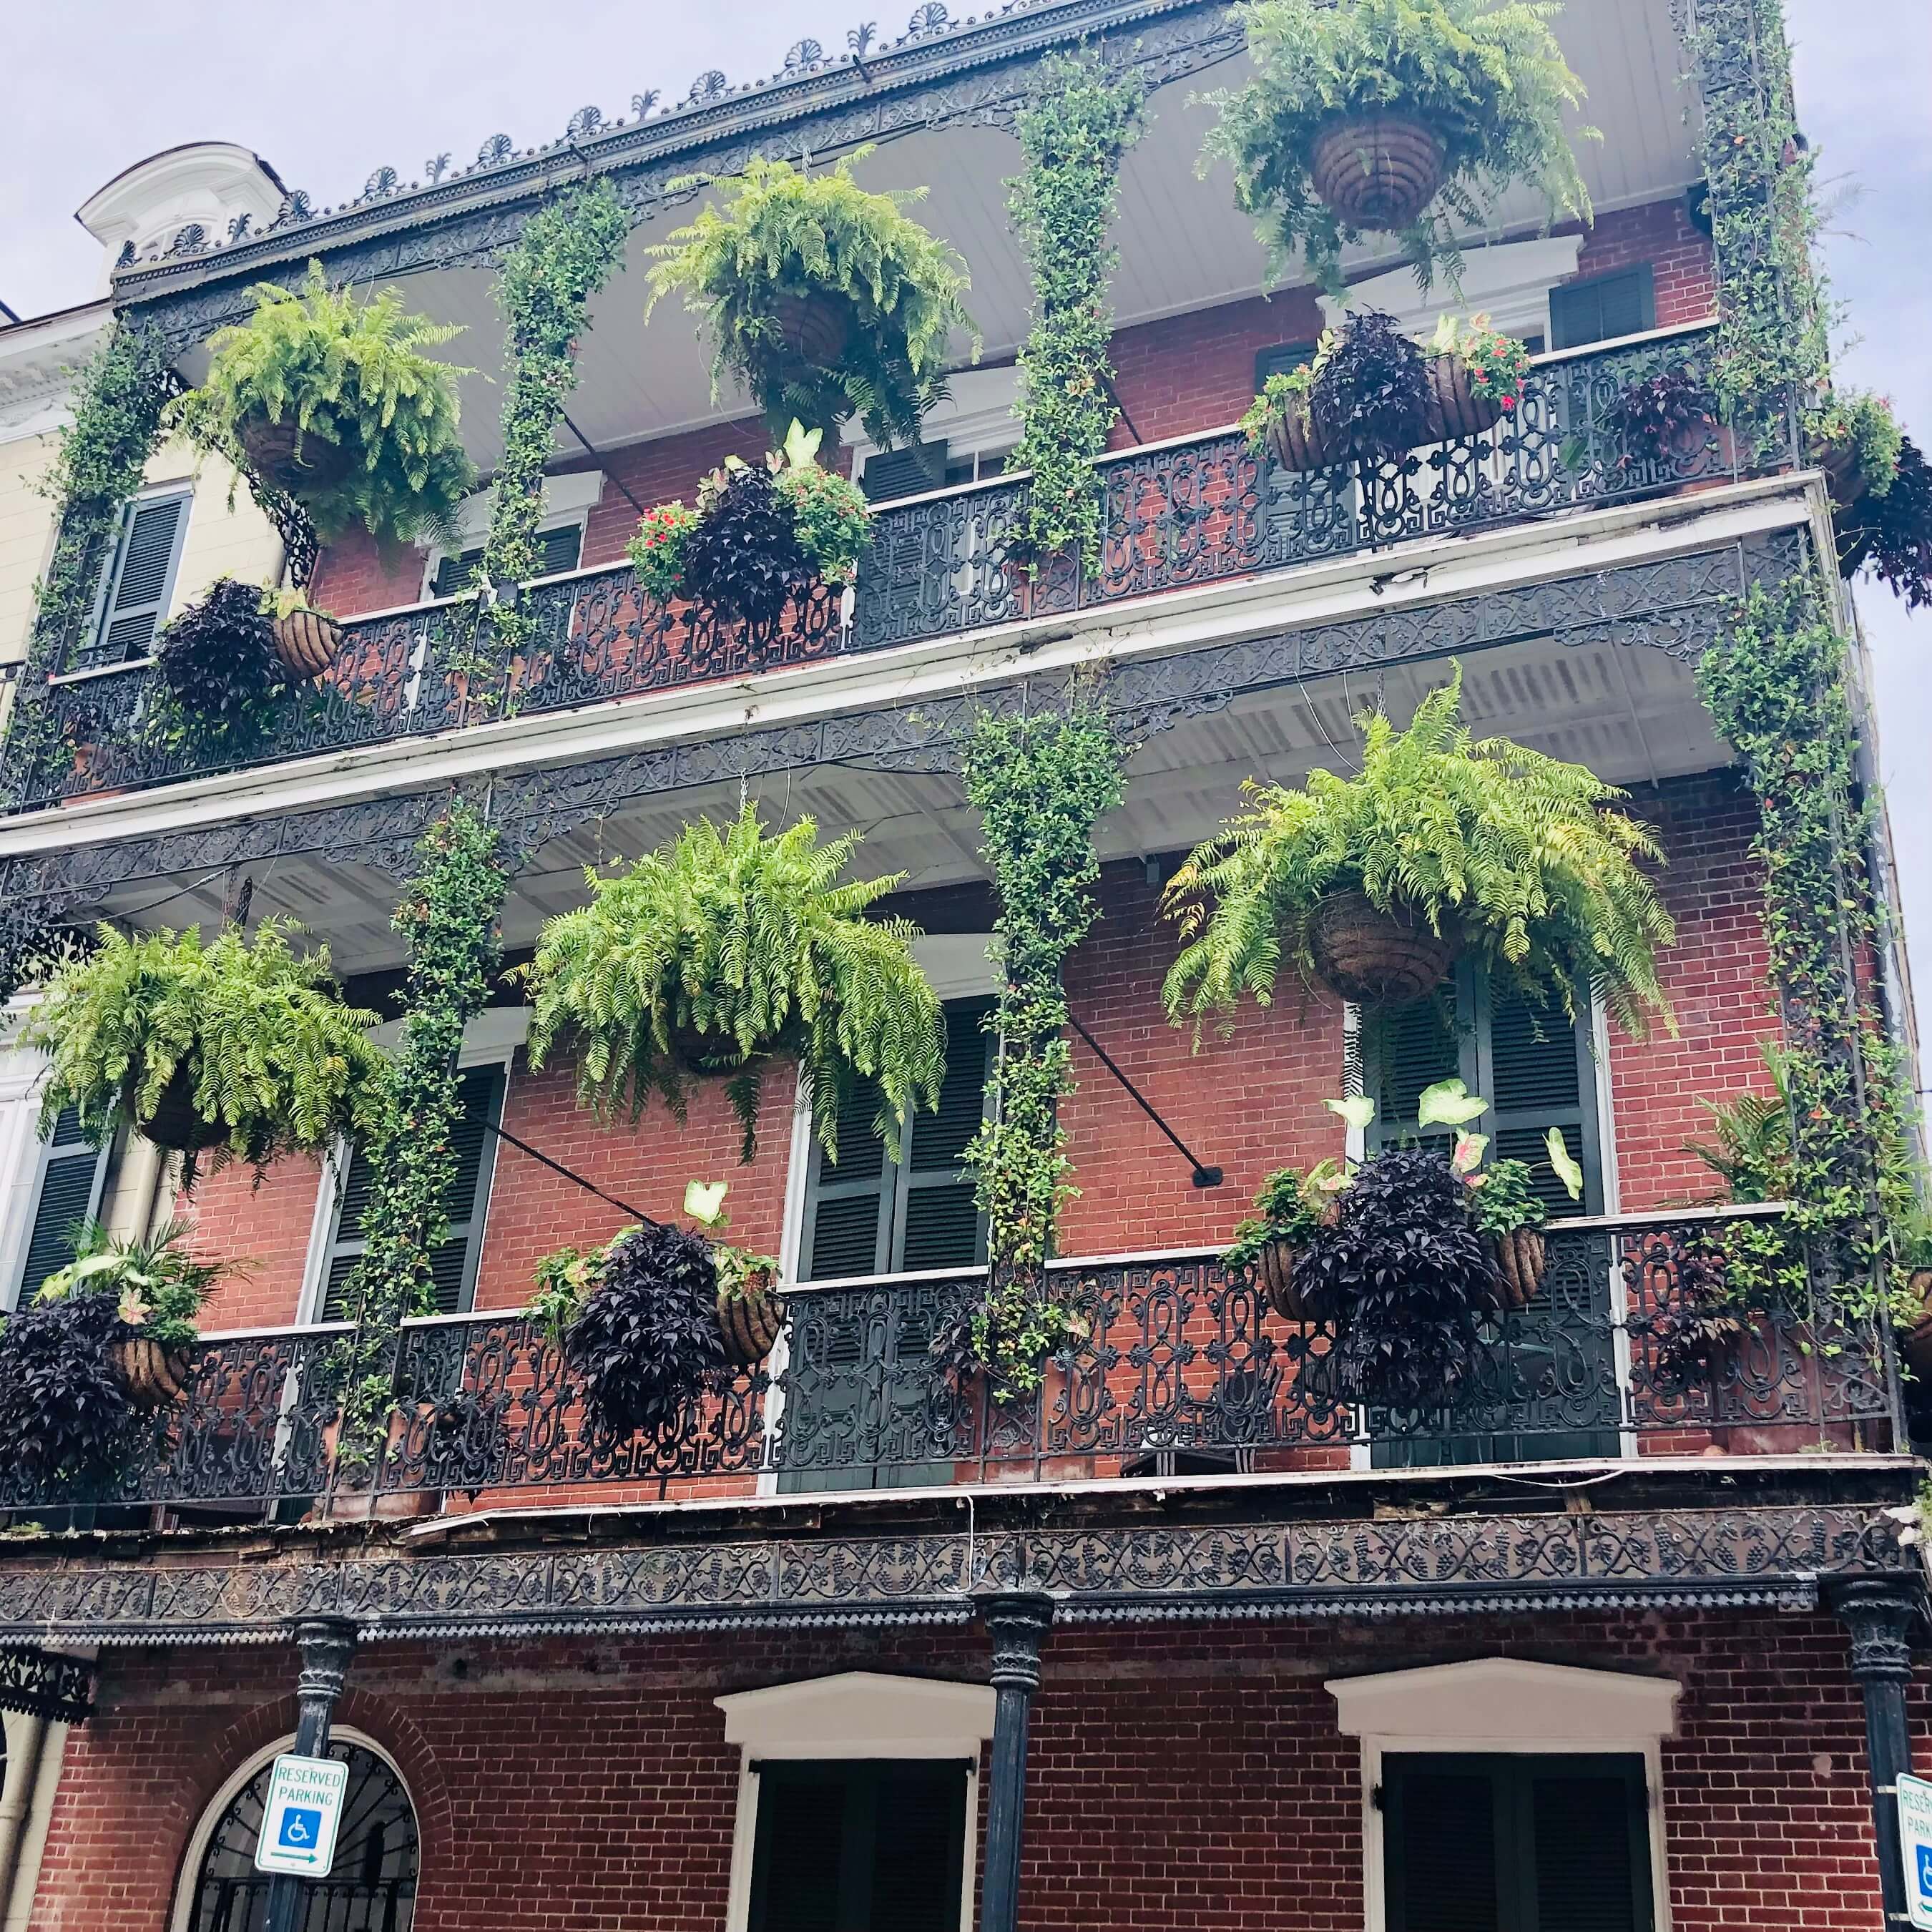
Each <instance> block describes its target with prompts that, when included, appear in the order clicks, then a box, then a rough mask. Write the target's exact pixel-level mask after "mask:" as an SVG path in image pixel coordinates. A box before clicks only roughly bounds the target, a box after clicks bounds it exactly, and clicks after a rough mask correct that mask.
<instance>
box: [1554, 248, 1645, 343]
mask: <svg viewBox="0 0 1932 1932" xmlns="http://www.w3.org/2000/svg"><path fill="white" fill-rule="evenodd" d="M1656 326H1657V295H1656V290H1655V287H1654V286H1653V284H1652V278H1651V272H1650V264H1649V263H1647V262H1646V263H1640V264H1639V265H1638V266H1637V267H1636V268H1634V269H1619V271H1618V272H1616V274H1615V275H1593V276H1592V278H1590V279H1589V281H1586V282H1570V283H1567V284H1565V286H1564V287H1561V288H1555V289H1552V290H1550V344H1551V347H1553V348H1556V349H1581V348H1583V347H1585V346H1586V344H1589V343H1592V342H1612V341H1616V338H1618V337H1619V336H1624V335H1642V334H1643V332H1644V331H1645V330H1646V329H1655V327H1656Z"/></svg>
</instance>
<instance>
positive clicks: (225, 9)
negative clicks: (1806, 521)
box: [0, 0, 1932, 1019]
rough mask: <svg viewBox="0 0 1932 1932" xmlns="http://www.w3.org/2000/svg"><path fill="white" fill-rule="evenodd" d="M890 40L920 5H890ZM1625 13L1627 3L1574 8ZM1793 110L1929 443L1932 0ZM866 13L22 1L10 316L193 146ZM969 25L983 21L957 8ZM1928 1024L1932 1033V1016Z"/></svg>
mask: <svg viewBox="0 0 1932 1932" xmlns="http://www.w3.org/2000/svg"><path fill="white" fill-rule="evenodd" d="M1571 4H1572V5H1588V6H1592V7H1613V6H1616V5H1618V4H1619V0H1571ZM911 5H912V0H880V7H883V8H884V9H886V10H883V11H878V24H879V29H880V35H881V37H890V36H892V35H893V34H898V33H899V32H901V31H903V29H904V20H902V19H901V17H900V13H901V12H904V13H910V10H911ZM1787 8H1788V10H1789V12H1790V18H1791V23H1792V29H1793V38H1794V40H1795V41H1796V43H1797V47H1798V69H1799V76H1798V77H1799V107H1800V112H1801V114H1802V118H1803V121H1804V123H1805V127H1806V129H1807V130H1808V133H1810V135H1811V139H1812V142H1813V144H1814V146H1815V147H1816V148H1817V149H1818V150H1819V151H1820V156H1821V166H1822V168H1823V172H1824V175H1825V176H1826V178H1827V180H1828V181H1830V182H1832V183H1833V184H1835V190H1836V192H1835V199H1837V201H1838V202H1839V204H1840V208H1839V212H1838V215H1837V217H1836V220H1835V226H1836V227H1837V229H1838V230H1839V231H1840V232H1838V233H1835V234H1834V235H1833V236H1832V238H1831V239H1830V241H1829V245H1828V254H1829V267H1830V271H1831V273H1832V278H1833V282H1834V285H1835V292H1836V293H1837V294H1838V296H1839V297H1840V298H1841V299H1842V300H1843V301H1844V302H1846V304H1847V305H1849V308H1850V310H1851V311H1852V320H1851V323H1850V325H1849V326H1850V328H1851V329H1852V330H1853V331H1855V332H1857V333H1858V335H1860V336H1861V338H1862V339H1861V340H1860V341H1857V342H1856V343H1855V344H1853V345H1852V347H1850V348H1849V350H1848V351H1847V353H1846V356H1845V358H1844V363H1843V366H1844V368H1845V369H1846V371H1847V372H1848V374H1849V377H1850V378H1851V380H1855V381H1859V382H1862V383H1866V384H1868V385H1870V386H1872V387H1873V388H1875V389H1880V390H1882V391H1883V392H1885V393H1886V394H1888V395H1890V396H1891V398H1892V399H1893V401H1894V403H1895V404H1897V407H1898V410H1899V412H1900V415H1901V416H1903V419H1904V420H1905V422H1906V425H1908V427H1911V428H1915V429H1916V430H1917V431H1918V434H1919V437H1920V440H1921V443H1924V441H1925V439H1926V438H1927V437H1932V263H1929V262H1928V258H1932V0H1787ZM954 10H955V11H956V13H959V14H962V15H965V14H967V13H974V12H978V11H982V10H984V9H983V7H982V6H981V5H979V4H977V0H959V4H956V6H955V8H954ZM863 11H865V0H783V4H778V0H718V4H715V5H709V6H697V5H690V4H688V0H683V4H678V5H670V4H668V0H644V4H643V5H639V4H638V0H574V4H572V5H570V6H569V7H567V8H562V7H554V6H553V7H548V8H545V7H539V6H534V5H532V4H531V0H410V4H409V5H403V6H399V5H396V4H395V0H335V4H334V5H331V6H330V7H327V8H326V9H323V10H319V11H318V10H313V9H311V10H309V11H308V12H307V13H303V12H302V11H299V10H298V11H295V12H288V11H286V10H276V9H275V8H272V7H264V6H263V5H262V4H261V0H185V4H184V5H176V6H174V7H152V6H150V5H145V4H136V0H16V5H14V6H13V7H12V8H11V9H10V10H9V14H8V17H7V22H6V26H5V48H6V53H7V59H6V62H5V67H4V70H0V302H6V303H7V304H8V305H10V307H11V308H13V309H14V310H16V311H17V312H18V313H20V314H23V315H31V314H38V313H40V312H41V311H45V310H47V309H51V308H60V307H62V306H64V305H66V304H68V303H70V302H81V301H84V300H86V299H87V298H88V297H89V296H91V295H92V294H93V293H94V292H95V286H96V282H97V278H98V276H99V274H100V272H101V251H100V250H99V248H98V247H97V246H96V245H95V242H93V241H92V239H91V238H90V237H89V236H88V235H86V233H84V232H83V230H82V229H81V228H80V226H79V225H78V224H77V223H76V222H75V221H74V214H73V211H74V209H75V208H77V207H79V206H80V204H81V202H83V201H84V200H85V199H86V198H87V196H89V194H91V193H92V192H93V191H94V190H95V189H96V188H97V187H100V186H101V184H102V183H104V181H107V180H109V179H110V178H111V177H112V176H113V175H115V174H117V173H118V172H120V170H121V169H123V168H124V167H126V166H128V165H129V164H130V163H131V162H133V161H136V160H140V159H141V158H142V157H143V156H145V155H147V154H153V153H154V152H155V151H157V150H158V149H160V148H167V147H172V146H173V145H175V144H176V143H178V142H185V141H198V140H210V139H218V140H229V141H235V142H240V143H242V144H243V145H246V146H248V147H251V148H254V150H255V151H257V153H258V154H261V155H262V156H263V157H264V158H265V159H266V160H268V161H269V163H271V164H272V166H274V167H275V169H277V170H278V172H280V174H281V177H282V178H283V180H284V181H285V182H286V183H287V184H288V185H289V186H290V187H302V188H306V189H307V190H308V191H309V193H311V196H312V197H313V198H314V202H315V204H316V205H317V207H320V206H322V205H323V204H324V203H325V202H336V201H340V200H341V199H344V197H345V196H349V195H352V194H353V193H356V191H357V190H359V188H360V187H361V186H362V183H363V182H364V181H365V180H366V179H367V178H368V175H369V174H370V173H371V171H372V170H374V169H375V168H377V167H378V166H383V165H388V166H393V167H395V169H397V170H398V172H399V173H400V174H401V175H402V177H403V178H404V180H406V181H407V180H408V179H410V178H412V177H414V176H416V175H420V174H422V172H423V171H424V169H425V166H426V165H427V163H428V160H429V158H430V157H432V156H434V155H437V154H443V153H445V152H448V153H449V154H452V155H453V156H454V157H455V159H456V160H457V161H458V163H462V162H465V161H467V160H469V159H470V158H471V157H472V156H473V155H474V154H475V151H476V150H477V148H478V146H479V145H481V143H482V142H483V141H484V139H487V137H488V136H490V135H492V134H494V133H498V132H499V131H500V132H502V133H507V134H508V135H509V136H511V138H512V139H514V141H515V142H516V144H517V145H518V146H519V147H525V146H528V145H531V144H532V143H533V142H538V141H542V140H547V139H552V138H553V137H554V136H556V134H557V133H559V132H561V130H562V127H563V126H564V124H565V121H568V119H569V118H570V116H571V114H573V113H574V112H575V111H576V110H577V109H578V108H580V107H584V106H586V105H589V104H594V105H595V106H596V107H599V108H601V110H603V112H604V113H605V114H606V115H610V116H613V117H614V116H616V115H619V114H628V113H629V111H630V100H631V95H634V94H635V93H637V92H640V91H641V90H643V89H650V88H655V89H657V90H658V92H659V94H660V95H661V97H662V98H663V99H664V101H676V100H679V99H681V98H682V97H683V95H685V93H686V92H688V90H689V88H690V85H691V80H693V78H694V77H695V76H696V75H697V74H700V73H702V72H703V71H705V70H706V69H707V68H714V67H715V68H722V69H723V70H724V72H725V73H726V74H727V75H728V76H729V77H730V79H731V80H733V82H739V81H743V80H751V79H754V78H755V77H758V76H760V75H762V74H771V73H772V72H774V71H776V70H777V68H778V66H779V65H780V64H781V62H782V61H783V59H784V52H785V49H786V48H787V46H790V44H791V43H793V41H795V40H799V39H801V38H802V37H806V36H810V37H813V38H815V39H817V40H820V41H822V42H823V43H824V45H825V46H826V48H827V49H829V50H832V51H834V52H838V51H842V50H843V49H844V43H845V30H846V28H847V27H848V26H852V25H853V24H855V21H856V17H857V16H858V15H859V14H860V13H862V12H863ZM1861 605H1862V607H1863V609H1864V613H1865V618H1866V622H1867V626H1868V628H1869V630H1870V634H1871V637H1872V641H1873V649H1874V652H1875V654H1876V661H1877V669H1878V698H1879V715H1880V721H1881V725H1882V751H1883V759H1884V769H1885V778H1886V782H1887V784H1888V790H1889V796H1890V801H1891V813H1892V819H1893V823H1894V828H1895V830H1896V832H1897V842H1898V846H1899V850H1900V860H1901V864H1902V866H1903V871H1904V875H1905V877H1904V885H1905V899H1906V922H1907V925H1908V926H1909V929H1910V930H1911V932H1912V934H1913V935H1914V936H1915V940H1916V942H1917V943H1916V949H1915V950H1916V953H1917V956H1918V972H1917V975H1916V977H1917V979H1918V983H1919V985H1920V986H1921V988H1923V989H1926V994H1927V998H1928V999H1932V613H1925V614H1923V615H1921V616H1919V617H1918V619H1916V621H1914V620H1912V619H1910V618H1909V617H1908V616H1906V613H1905V611H1904V610H1903V607H1901V606H1900V605H1899V604H1897V602H1896V601H1895V600H1894V599H1893V598H1891V596H1890V595H1889V594H1888V593H1887V592H1885V591H1884V590H1883V589H1869V590H1867V591H1865V592H1864V593H1863V594H1862V595H1861ZM1928 1019H1932V1014H1928Z"/></svg>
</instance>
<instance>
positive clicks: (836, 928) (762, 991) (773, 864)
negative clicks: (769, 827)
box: [526, 804, 946, 1160]
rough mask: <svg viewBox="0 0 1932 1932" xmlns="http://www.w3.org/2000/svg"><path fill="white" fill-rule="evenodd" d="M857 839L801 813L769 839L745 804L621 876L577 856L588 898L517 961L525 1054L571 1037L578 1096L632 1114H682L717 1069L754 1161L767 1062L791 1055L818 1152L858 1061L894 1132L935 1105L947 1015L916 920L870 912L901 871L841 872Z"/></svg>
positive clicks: (890, 1140) (534, 1060) (889, 1135)
mask: <svg viewBox="0 0 1932 1932" xmlns="http://www.w3.org/2000/svg"><path fill="white" fill-rule="evenodd" d="M858 842H859V839H858V835H857V834H856V833H849V834H847V835H846V836H845V837H844V838H835V839H832V840H830V841H828V842H827V843H825V844H820V842H819V838H818V828H817V826H816V825H815V824H814V823H813V821H812V820H810V819H808V818H804V819H800V820H799V821H798V823H796V824H795V825H793V826H788V827H787V829H785V830H784V831H783V832H779V833H778V834H777V835H775V837H770V838H768V837H766V834H765V830H764V827H763V825H762V824H761V823H760V821H759V818H758V814H757V808H756V807H755V806H754V805H750V804H747V805H745V808H744V809H743V810H742V811H741V812H740V813H739V815H738V817H737V819H736V821H735V822H734V823H732V824H730V826H727V827H725V828H724V829H722V830H721V829H719V828H718V826H715V825H713V824H712V823H709V821H706V820H700V822H699V823H696V824H694V825H688V826H685V828H684V829H683V830H682V832H679V834H678V835H677V837H676V838H674V839H673V840H671V841H670V842H669V843H668V844H665V845H664V846H661V847H659V848H658V850H656V851H655V852H653V853H650V854H649V856H646V857H645V858H643V859H639V860H638V861H637V863H636V864H635V865H634V866H632V867H631V869H630V870H629V871H628V872H625V873H624V874H622V875H621V876H619V877H616V878H613V879H605V878H601V877H598V874H596V873H595V871H591V872H589V873H588V874H586V877H588V879H589V886H590V894H591V896H590V902H589V904H587V905H585V906H581V907H578V908H577V910H574V911H571V912H567V913H560V914H559V916H557V917H556V918H555V919H551V920H550V922H548V923H547V925H546V926H544V929H543V932H542V934H541V936H540V937H539V938H538V942H537V950H536V955H535V958H534V959H532V962H531V963H530V965H529V967H528V968H527V969H526V972H527V975H528V978H529V984H530V986H531V989H532V995H533V1002H532V1004H533V1007H534V1011H533V1013H532V1018H531V1022H530V1063H531V1064H532V1066H534V1067H541V1065H542V1064H543V1063H544V1059H545V1058H546V1056H547V1055H548V1054H549V1052H550V1050H551V1049H552V1048H553V1046H555V1045H556V1043H558V1042H559V1040H565V1039H568V1040H569V1041H570V1042H571V1043H572V1045H573V1046H574V1049H575V1050H576V1052H577V1090H578V1092H579V1094H580V1095H581V1097H582V1098H583V1100H584V1102H585V1103H586V1105H587V1106H591V1107H593V1108H595V1109H596V1110H597V1111H598V1112H599V1113H601V1114H603V1115H607V1116H608V1115H613V1114H622V1113H625V1112H628V1116H629V1118H631V1120H633V1121H634V1120H636V1119H637V1118H638V1117H639V1115H640V1114H641V1113H642V1112H643V1109H644V1108H645V1106H646V1105H647V1104H648V1103H649V1100H650V1098H651V1097H652V1094H658V1095H661V1097H662V1098H663V1099H664V1102H665V1103H666V1104H667V1106H669V1107H670V1109H671V1111H672V1112H673V1115H675V1116H676V1118H678V1119H679V1121H682V1119H683V1118H684V1112H685V1098H686V1091H687V1088H688V1082H689V1081H690V1079H691V1077H692V1076H694V1075H699V1076H701V1075H705V1074H715V1073H724V1074H727V1075H729V1076H730V1086H729V1088H728V1089H727V1091H728V1092H729V1093H730V1098H731V1102H732V1105H733V1108H734V1109H735V1110H736V1113H737V1115H738V1118H739V1123H740V1124H741V1125H742V1127H743V1129H744V1132H745V1142H744V1152H743V1158H744V1159H745V1160H750V1159H751V1157H752V1155H753V1154H754V1152H755V1151H756V1145H757V1142H756V1136H755V1126H756V1121H757V1106H758V1097H759V1089H760V1074H761V1073H762V1071H763V1068H764V1067H765V1065H766V1063H768V1062H769V1060H770V1059H771V1058H773V1057H774V1056H776V1055H790V1056H793V1057H795V1058H796V1059H797V1060H798V1061H799V1062H800V1063H801V1064H802V1066H803V1067H804V1068H805V1070H806V1072H807V1073H808V1074H809V1075H810V1076H811V1106H812V1118H813V1123H814V1127H815V1128H816V1130H817V1134H818V1138H819V1140H820V1143H821V1144H822V1145H823V1147H824V1148H825V1151H826V1153H827V1154H829V1155H830V1156H832V1157H836V1156H837V1154H838V1113H839V1109H840V1107H841V1104H842V1103H844V1100H846V1099H847V1097H849V1096H850V1094H851V1092H852V1091H853V1085H854V1081H855V1077H856V1076H865V1077H867V1078H871V1079H876V1080H877V1082H878V1085H879V1090H880V1096H881V1098H880V1107H879V1113H878V1117H877V1129H878V1131H879V1132H880V1133H881V1134H882V1135H883V1136H885V1138H886V1142H887V1144H888V1145H891V1146H896V1145H897V1137H898V1127H899V1126H900V1124H901V1123H902V1122H903V1121H904V1120H905V1119H906V1118H907V1115H909V1114H910V1112H912V1111H913V1109H916V1108H918V1107H922V1106H923V1107H927V1108H932V1107H934V1106H938V1100H939V1087H940V1082H941V1079H942V1078H943V1076H944V1072H945V1064H946V1028H945V1020H944V1015H943V1013H942V1012H941V1007H940V1004H939V1000H938V995H936V994H935V992H933V990H932V986H930V985H929V983H927V980H926V976H925V975H924V974H922V972H921V971H919V967H918V965H916V963H915V962H914V961H913V956H912V941H913V939H914V938H916V937H917V936H918V929H916V927H914V926H911V925H910V924H909V923H908V922H907V921H905V920H904V919H868V918H867V917H866V916H865V913H866V911H867V909H868V907H871V905H873V904H874V903H876V901H878V900H879V899H880V898H883V897H884V895H886V893H888V892H891V891H892V889H894V888H895V886H897V885H898V883H900V880H901V878H902V877H903V876H904V875H903V874H899V873H893V874H890V875H889V876H888V877H883V878H877V879H862V880H850V881H847V883H844V884H841V883H838V880H839V875H840V874H841V873H842V872H844V870H845V868H846V867H847V865H848V864H849V863H850V860H851V857H852V854H853V850H854V849H855V847H856V846H857V844H858Z"/></svg>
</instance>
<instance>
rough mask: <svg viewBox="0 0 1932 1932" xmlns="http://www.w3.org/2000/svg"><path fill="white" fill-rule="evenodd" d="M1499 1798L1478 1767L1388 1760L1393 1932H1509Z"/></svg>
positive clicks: (1385, 1827) (1386, 1848) (1386, 1844)
mask: <svg viewBox="0 0 1932 1932" xmlns="http://www.w3.org/2000/svg"><path fill="white" fill-rule="evenodd" d="M1498 1797H1499V1793H1498V1791H1497V1790H1496V1779H1495V1778H1494V1776H1493V1774H1492V1773H1491V1772H1490V1771H1489V1770H1488V1769H1486V1768H1484V1767H1483V1766H1481V1765H1480V1764H1479V1763H1463V1762H1460V1761H1459V1760H1455V1759H1430V1758H1415V1759H1412V1760H1402V1759H1399V1758H1394V1757H1391V1758H1385V1759H1384V1760H1383V1784H1382V1841H1383V1858H1384V1862H1385V1866H1386V1868H1387V1891H1388V1927H1389V1932H1507V1928H1506V1927H1505V1921H1504V1918H1503V1913H1502V1905H1503V1900H1502V1897H1501V1891H1502V1887H1501V1885H1499V1864H1500V1858H1499V1853H1500V1852H1502V1849H1504V1847H1503V1844H1502V1833H1501V1831H1500V1827H1501V1826H1502V1823H1503V1821H1502V1820H1501V1819H1500V1818H1499V1817H1498V1815H1497V1811H1498V1807H1497V1799H1498Z"/></svg>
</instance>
